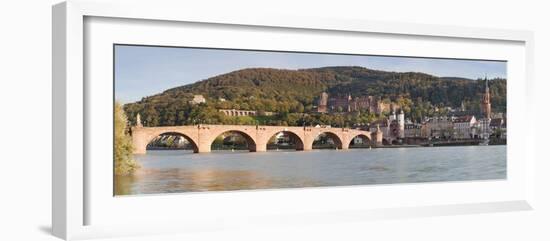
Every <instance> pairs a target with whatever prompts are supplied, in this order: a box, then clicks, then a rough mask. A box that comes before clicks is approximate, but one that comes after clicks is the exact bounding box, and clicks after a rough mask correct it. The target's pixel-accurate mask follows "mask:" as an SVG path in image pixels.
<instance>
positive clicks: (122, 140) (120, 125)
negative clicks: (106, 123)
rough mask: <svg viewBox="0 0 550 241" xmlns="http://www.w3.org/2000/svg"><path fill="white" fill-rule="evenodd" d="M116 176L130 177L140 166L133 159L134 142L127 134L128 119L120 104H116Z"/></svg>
mask: <svg viewBox="0 0 550 241" xmlns="http://www.w3.org/2000/svg"><path fill="white" fill-rule="evenodd" d="M114 118H115V140H114V141H115V146H114V152H115V174H116V175H122V176H124V175H129V174H132V173H134V171H135V170H137V169H138V168H139V164H138V163H137V162H136V161H135V160H134V159H133V157H132V152H133V149H134V147H133V146H132V140H131V138H130V136H129V135H128V133H127V127H128V126H127V124H128V119H127V118H126V114H125V113H124V110H123V109H122V106H121V105H120V103H118V102H116V103H115V111H114Z"/></svg>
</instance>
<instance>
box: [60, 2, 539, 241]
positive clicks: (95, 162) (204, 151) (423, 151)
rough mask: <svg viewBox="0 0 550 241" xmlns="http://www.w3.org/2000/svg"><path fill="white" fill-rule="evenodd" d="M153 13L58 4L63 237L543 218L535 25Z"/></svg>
mask: <svg viewBox="0 0 550 241" xmlns="http://www.w3.org/2000/svg"><path fill="white" fill-rule="evenodd" d="M153 5H154V4H153V3H150V4H145V3H136V4H132V5H131V6H129V4H124V3H118V5H117V3H116V1H115V2H113V3H98V2H93V1H78V0H77V1H68V2H65V3H62V4H59V5H56V6H54V8H53V23H54V30H53V42H54V46H53V47H54V48H53V51H54V52H53V60H54V66H53V75H54V78H53V79H54V95H53V96H54V97H53V98H54V99H53V103H54V113H53V116H54V117H53V118H54V119H53V123H54V147H53V155H54V156H53V185H54V186H53V189H54V190H53V192H54V193H53V203H54V205H53V229H54V234H55V235H56V236H59V237H61V238H65V239H76V238H93V237H104V236H117V235H130V234H132V235H136V234H152V233H171V232H193V231H197V230H205V229H216V228H227V227H234V226H244V225H247V226H248V225H259V226H261V225H264V226H266V225H270V226H271V225H289V224H288V223H286V222H283V221H282V220H288V219H292V220H297V221H300V222H311V223H315V222H325V221H327V220H330V221H331V222H338V221H339V220H344V219H349V218H354V219H357V220H368V219H380V218H400V217H419V216H430V215H449V214H457V213H464V214H466V213H479V212H494V211H513V210H529V209H531V205H530V201H531V200H532V198H533V197H532V185H530V184H532V181H533V180H534V177H533V173H534V172H533V169H534V158H533V156H532V155H533V152H532V151H530V148H532V145H531V144H532V142H533V140H532V138H530V137H532V135H533V130H534V128H533V127H532V126H526V125H525V124H524V123H525V120H526V116H528V115H529V114H530V109H529V108H526V106H529V104H530V97H529V93H531V89H530V83H531V82H530V81H531V79H530V78H531V73H532V69H531V68H532V67H531V66H532V64H531V61H532V44H533V43H532V34H531V33H530V32H526V31H511V30H494V29H476V28H461V27H447V26H435V25H433V26H432V25H417V24H406V23H380V22H363V21H354V20H345V19H304V18H292V17H281V16H255V17H250V16H249V17H243V16H240V17H239V16H233V17H227V16H226V17H220V16H208V15H207V14H202V13H200V12H195V11H193V10H192V9H187V8H185V7H184V6H183V5H184V4H182V3H174V2H170V3H163V4H158V5H154V7H155V8H157V9H159V11H156V12H155V13H151V12H150V11H147V10H148V9H150V8H151V7H152V6H153ZM252 19H253V21H252ZM251 220H252V222H251ZM251 223H254V224H251Z"/></svg>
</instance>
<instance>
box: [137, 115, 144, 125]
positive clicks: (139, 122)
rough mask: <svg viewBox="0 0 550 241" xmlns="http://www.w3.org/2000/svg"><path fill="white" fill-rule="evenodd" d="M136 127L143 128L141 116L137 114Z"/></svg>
mask: <svg viewBox="0 0 550 241" xmlns="http://www.w3.org/2000/svg"><path fill="white" fill-rule="evenodd" d="M136 127H143V124H141V116H140V115H139V113H137V115H136Z"/></svg>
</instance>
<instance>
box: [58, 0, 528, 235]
mask: <svg viewBox="0 0 550 241" xmlns="http://www.w3.org/2000/svg"><path fill="white" fill-rule="evenodd" d="M153 8H154V9H156V10H155V11H150V9H153ZM52 15H53V19H52V22H53V34H52V35H53V67H52V69H53V70H52V73H53V121H52V122H53V150H52V153H53V158H52V159H53V168H52V172H53V173H52V176H53V180H52V183H53V194H52V198H53V200H52V202H53V207H52V209H53V210H52V212H53V213H52V217H53V218H52V226H53V234H54V235H55V236H58V237H60V238H63V239H82V238H93V237H111V236H120V235H139V234H156V233H172V232H192V231H196V230H208V229H212V228H219V227H233V226H245V225H264V226H265V225H292V223H293V222H288V221H287V220H295V221H296V222H312V223H315V222H327V220H330V222H340V221H343V220H350V219H351V220H368V219H383V218H401V217H422V216H432V215H450V214H467V213H480V212H495V211H514V210H529V209H531V208H532V203H533V198H534V197H533V193H534V190H533V188H534V166H535V157H534V151H533V148H534V146H535V145H534V126H532V125H522V127H523V128H522V131H521V132H522V133H521V136H522V139H521V140H519V139H517V137H518V136H519V134H516V133H518V132H514V129H513V126H514V122H515V123H519V122H522V121H526V119H525V120H524V119H523V117H522V116H529V114H530V113H531V111H532V110H530V109H529V108H519V106H522V105H527V106H529V104H530V103H532V95H531V93H533V90H532V89H531V88H532V83H533V79H532V74H533V63H532V61H533V34H532V33H531V32H529V31H518V30H496V29H482V28H466V27H456V26H439V25H421V24H409V23H389V22H370V21H356V20H349V19H318V18H315V19H312V18H297V17H291V16H265V15H264V16H254V15H253V14H251V15H250V16H209V15H208V14H207V13H204V12H200V11H194V10H193V9H189V8H186V6H185V3H183V2H178V1H156V2H149V3H144V2H122V1H120V2H119V1H110V2H95V1H85V0H73V1H67V2H64V3H60V4H58V5H55V6H54V7H53V14H52ZM92 18H114V19H119V20H125V21H134V20H136V21H138V23H137V24H140V23H142V24H143V23H146V22H148V21H149V22H154V23H155V24H152V25H154V26H150V27H149V28H151V30H154V28H155V26H156V25H159V24H163V23H172V24H173V23H175V24H178V23H182V24H186V23H187V24H189V23H191V24H213V25H220V26H223V27H224V29H231V28H247V27H250V28H254V29H255V30H264V29H276V30H277V32H284V31H287V30H289V31H290V30H300V31H303V32H308V31H316V33H320V34H326V33H334V34H335V35H338V34H339V33H340V34H344V33H354V34H355V33H357V34H382V35H390V36H393V37H395V38H399V37H402V38H410V37H419V38H426V39H451V40H456V41H455V42H467V41H470V40H471V41H477V42H484V43H486V44H487V45H491V44H494V43H496V42H500V43H503V44H509V45H513V46H515V47H514V49H515V50H511V51H512V52H514V53H515V54H514V55H515V56H517V58H518V61H515V63H516V65H517V66H518V67H517V70H518V71H517V72H515V73H516V74H517V75H515V76H517V77H514V80H513V82H512V83H513V86H514V88H511V87H508V97H511V96H514V99H515V100H514V103H512V104H509V105H512V106H511V107H512V108H511V110H513V111H510V115H512V114H513V116H514V117H513V118H515V119H513V120H511V121H510V122H511V123H510V127H509V128H510V129H511V131H510V134H509V138H510V139H511V141H510V142H509V144H508V145H509V147H510V148H509V150H508V158H511V159H513V160H512V162H509V163H510V164H512V165H509V166H508V167H509V168H510V169H512V168H513V169H512V170H511V171H512V172H514V173H513V175H512V177H511V178H509V179H508V180H506V181H494V182H493V181H482V182H471V183H434V184H419V185H415V184H402V185H395V186H393V185H389V186H369V187H362V186H359V187H338V188H322V189H298V190H284V191H254V192H220V193H211V194H210V193H209V194H189V195H187V194H186V195H165V196H146V197H141V198H139V199H131V198H128V199H118V200H116V202H124V207H125V208H124V209H123V208H120V207H121V206H119V208H118V209H117V206H109V207H108V206H107V204H105V203H103V204H100V205H94V204H93V203H94V202H95V203H97V202H96V201H95V200H96V199H95V198H94V197H91V196H94V195H95V194H94V192H95V191H93V190H97V189H98V188H95V187H94V188H92V186H93V185H92V184H91V183H93V182H94V180H97V179H94V178H93V174H86V173H87V172H88V171H89V169H91V168H94V167H95V166H94V165H95V164H91V163H90V160H87V158H90V144H89V143H88V142H87V141H86V135H89V134H90V131H91V130H90V129H87V128H88V127H87V125H86V123H87V122H89V121H90V120H89V119H87V118H93V117H90V114H91V113H95V112H93V111H92V110H91V107H90V105H89V103H87V101H86V100H87V98H88V97H87V96H86V95H87V94H86V93H87V89H89V88H92V87H93V88H96V87H100V86H96V85H94V86H90V85H89V83H87V82H86V81H85V78H87V77H86V73H85V72H86V71H85V69H86V68H88V67H90V66H89V65H88V64H89V63H87V56H86V54H89V51H90V50H89V49H88V50H87V49H86V47H87V45H86V44H85V42H86V41H87V39H86V37H85V36H86V33H85V31H88V30H87V29H86V27H85V25H86V22H85V21H86V19H92ZM133 24H135V23H133ZM118 27H122V28H125V27H124V25H122V26H118ZM159 31H160V30H159ZM98 32H99V33H101V31H98ZM92 33H96V32H92ZM136 36H138V35H136ZM137 38H139V37H136V39H137ZM143 40H144V39H142V40H141V41H143ZM107 41H111V40H109V39H108V40H107ZM112 41H115V40H112ZM135 41H137V42H139V41H140V40H135ZM213 44H215V43H213ZM518 51H519V52H518ZM403 54H405V55H407V53H403ZM408 54H411V53H408ZM413 55H414V54H413ZM92 62H93V61H92ZM94 68H95V67H94ZM515 69H516V67H514V70H513V71H516V70H515ZM107 72H108V70H107ZM101 88H103V87H101ZM100 91H101V90H100ZM104 91H105V92H106V93H107V92H109V91H112V89H105V90H104ZM516 125H517V124H516ZM514 136H515V137H516V138H515V139H517V140H514V139H512V138H513V137H514ZM106 171H109V172H110V171H112V170H106ZM516 172H517V173H516ZM516 177H517V178H516ZM96 186H97V185H96ZM445 188H456V190H461V191H459V192H462V193H465V194H466V193H469V195H474V194H479V196H477V197H476V196H471V197H465V198H463V199H458V198H453V197H449V198H448V199H446V200H441V201H440V202H435V201H434V202H431V201H425V202H421V201H419V200H416V201H415V200H411V202H410V203H408V202H405V201H404V202H397V201H396V202H387V203H379V205H376V203H374V201H373V203H371V205H372V207H374V208H361V203H359V202H356V203H354V202H350V203H347V204H349V205H347V206H348V208H344V209H338V208H337V207H336V206H331V205H329V204H328V203H325V202H327V201H325V202H323V201H320V202H319V203H317V204H316V205H311V204H308V202H307V201H308V200H307V198H309V197H313V198H315V197H316V198H318V199H319V200H323V199H324V198H325V197H327V196H341V197H347V196H346V195H348V194H349V193H355V194H354V195H355V196H353V197H359V196H361V195H366V194H367V193H369V194H370V195H372V194H376V195H379V196H380V197H396V198H399V197H401V196H402V195H404V194H405V193H409V194H411V192H413V191H414V194H415V195H425V197H427V198H430V197H436V196H435V195H436V193H438V192H440V191H441V190H443V189H445ZM99 189H101V186H100V187H99ZM499 190H502V191H499ZM504 190H510V191H504ZM98 192H101V190H100V191H98ZM482 194H483V195H482ZM96 196H97V195H96ZM306 196H307V197H306ZM282 197H285V198H288V197H291V198H295V199H296V200H297V201H296V203H292V204H293V205H295V207H306V206H309V208H307V209H306V208H303V209H300V210H293V211H288V212H286V211H285V210H290V209H292V208H291V206H286V207H285V205H291V203H286V202H284V203H282V204H281V206H282V207H280V208H279V209H278V208H273V209H272V210H264V209H262V208H261V207H257V206H249V207H248V208H249V209H250V210H251V211H250V212H251V213H246V212H244V210H243V208H244V207H243V206H239V205H238V204H236V203H238V201H239V200H240V201H242V202H245V200H257V201H261V202H265V203H269V202H273V200H277V199H278V198H279V199H281V198H282ZM349 197H352V196H349ZM102 198H103V199H102V200H105V199H108V198H111V199H113V200H115V199H114V198H113V197H112V196H111V197H105V196H103V197H102ZM213 199H216V200H226V201H227V202H228V203H230V202H235V206H233V208H234V209H233V210H230V211H227V210H226V211H224V210H223V209H222V208H226V207H227V206H225V207H220V209H218V210H216V211H217V212H218V214H214V213H213V212H206V211H205V210H203V209H204V207H206V205H208V204H212V200H213ZM97 200H99V199H97ZM121 200H122V201H121ZM300 200H304V201H300ZM342 200H343V198H342V199H336V200H331V202H342ZM381 200H382V199H381ZM378 201H380V200H378ZM100 202H102V201H100ZM181 202H187V203H188V204H194V205H195V206H194V208H193V210H186V211H187V212H188V215H189V216H190V217H195V218H197V217H198V216H200V215H202V216H205V217H203V218H200V219H198V220H195V221H194V222H190V221H186V220H181V219H178V218H177V217H176V216H175V215H174V216H170V214H169V212H161V213H162V216H161V215H156V216H155V214H153V213H151V212H146V211H144V212H142V216H143V217H142V218H139V217H132V219H134V220H133V222H129V221H132V220H128V219H126V220H117V221H120V222H113V223H102V221H104V219H105V218H103V219H98V220H101V221H99V222H90V216H94V215H96V216H101V217H107V216H106V215H109V213H111V215H113V216H116V213H113V210H118V211H119V212H120V213H121V214H124V213H125V214H126V215H129V214H131V212H132V211H133V210H136V209H137V208H140V209H142V210H143V209H146V208H147V207H152V206H154V205H156V204H157V205H158V204H161V205H163V206H164V205H166V207H167V209H168V208H173V207H174V205H175V203H181ZM91 203H92V204H91ZM407 203H408V204H409V205H407ZM340 204H342V203H340ZM113 205H119V204H113ZM201 205H204V206H202V208H201ZM90 206H93V208H90ZM283 208H286V209H283ZM157 211H158V210H157ZM252 212H256V213H259V215H257V216H253V215H252ZM95 213H97V214H95ZM99 213H102V214H99ZM106 213H107V214H106ZM176 213H177V212H176ZM102 215H103V216H102ZM140 215H141V214H140ZM121 216H122V215H121ZM145 218H147V219H152V220H154V223H155V224H156V225H151V223H146V221H144V220H145ZM113 219H116V218H115V217H113ZM250 220H254V221H253V222H251V221H250ZM175 221H177V223H178V224H176V225H174V224H173V223H174V222H175ZM228 221H231V222H230V223H231V224H230V225H228V224H227V223H229V222H228ZM121 223H126V225H124V224H121ZM252 223H253V224H252ZM140 224H143V225H142V226H141V225H140Z"/></svg>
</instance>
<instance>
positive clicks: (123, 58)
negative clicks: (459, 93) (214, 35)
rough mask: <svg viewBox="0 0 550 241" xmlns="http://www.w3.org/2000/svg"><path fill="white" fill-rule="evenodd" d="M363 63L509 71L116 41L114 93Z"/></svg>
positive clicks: (448, 62)
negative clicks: (252, 71)
mask: <svg viewBox="0 0 550 241" xmlns="http://www.w3.org/2000/svg"><path fill="white" fill-rule="evenodd" d="M326 66H362V67H366V68H370V69H378V70H386V71H397V72H408V71H414V72H424V73H428V74H432V75H435V76H440V77H441V76H446V77H448V76H453V77H466V78H473V79H476V78H482V77H485V75H487V77H489V78H493V77H503V78H505V77H506V62H501V61H479V60H454V59H431V58H407V57H386V56H355V55H337V54H311V53H285V52H266V51H242V50H221V49H198V48H172V47H149V46H127V45H117V46H115V98H116V99H117V100H118V101H121V102H122V103H128V102H134V101H138V100H140V99H141V98H142V97H145V96H149V95H154V94H157V93H160V92H162V91H164V90H166V89H169V88H172V87H176V86H181V85H186V84H191V83H194V82H197V81H200V80H203V79H207V78H209V77H213V76H216V75H219V74H224V73H227V72H231V71H234V70H239V69H244V68H255V67H267V68H280V69H303V68H316V67H326Z"/></svg>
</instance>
